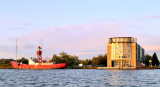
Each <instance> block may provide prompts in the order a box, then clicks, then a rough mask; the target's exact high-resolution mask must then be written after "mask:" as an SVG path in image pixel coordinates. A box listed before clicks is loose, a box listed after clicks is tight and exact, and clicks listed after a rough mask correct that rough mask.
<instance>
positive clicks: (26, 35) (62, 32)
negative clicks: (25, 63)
mask: <svg viewBox="0 0 160 87" xmlns="http://www.w3.org/2000/svg"><path fill="white" fill-rule="evenodd" d="M159 3H160V1H159V0H152V1H151V0H63V1H62V0H1V2H0V58H15V53H16V39H17V40H18V41H17V45H18V58H21V57H25V58H31V57H36V50H37V47H38V46H39V45H41V39H42V47H43V58H45V57H49V58H51V57H52V55H53V54H57V55H58V54H59V53H60V52H62V51H64V52H66V53H68V54H70V55H76V56H79V59H91V58H92V57H93V56H98V55H99V54H105V53H107V39H108V38H110V37H137V42H138V43H139V44H140V45H141V47H143V48H144V49H145V53H146V54H149V55H152V54H153V52H156V53H157V55H158V57H159V59H160V41H159V40H160V26H159V25H160V10H159V9H160V5H159Z"/></svg>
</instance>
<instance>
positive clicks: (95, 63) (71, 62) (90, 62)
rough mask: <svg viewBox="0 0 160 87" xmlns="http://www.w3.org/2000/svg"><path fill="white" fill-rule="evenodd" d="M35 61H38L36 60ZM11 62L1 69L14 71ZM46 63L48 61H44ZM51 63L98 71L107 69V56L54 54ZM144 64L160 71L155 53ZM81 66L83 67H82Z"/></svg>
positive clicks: (3, 63) (3, 62)
mask: <svg viewBox="0 0 160 87" xmlns="http://www.w3.org/2000/svg"><path fill="white" fill-rule="evenodd" d="M33 59H34V60H36V58H33ZM150 60H152V63H151V64H149V61H150ZM11 61H13V59H0V69H13V67H12V65H11ZM17 62H18V63H23V64H28V59H26V58H21V59H19V60H17ZM44 62H46V61H45V60H44ZM49 62H54V63H67V64H68V66H67V67H66V68H65V69H96V67H107V54H104V55H102V54H100V55H98V56H97V57H92V58H89V59H85V60H81V59H78V56H75V55H70V54H67V53H65V52H63V51H62V52H61V53H59V56H58V55H56V54H53V56H52V58H51V59H50V60H49ZM143 62H144V63H145V66H144V67H141V68H148V69H149V68H150V67H149V66H152V67H153V68H154V69H160V66H159V60H158V57H157V54H156V53H154V54H153V56H150V55H148V54H146V55H145V56H144V60H143ZM79 64H81V65H83V66H81V67H80V66H79ZM137 69H138V68H137Z"/></svg>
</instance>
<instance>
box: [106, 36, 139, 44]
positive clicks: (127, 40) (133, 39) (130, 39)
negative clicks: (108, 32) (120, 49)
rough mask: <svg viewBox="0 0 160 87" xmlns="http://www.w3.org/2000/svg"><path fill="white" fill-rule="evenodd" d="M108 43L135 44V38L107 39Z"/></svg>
mask: <svg viewBox="0 0 160 87" xmlns="http://www.w3.org/2000/svg"><path fill="white" fill-rule="evenodd" d="M109 42H110V43H112V42H113V43H116V42H136V38H132V37H122V38H109Z"/></svg>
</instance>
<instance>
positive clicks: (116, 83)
mask: <svg viewBox="0 0 160 87" xmlns="http://www.w3.org/2000/svg"><path fill="white" fill-rule="evenodd" d="M108 86H111V87H112V86H113V87H160V70H158V69H157V70H96V69H95V70H94V69H93V70H92V69H88V70H86V69H53V70H16V69H15V70H14V69H0V87H108Z"/></svg>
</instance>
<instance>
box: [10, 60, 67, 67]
mask: <svg viewBox="0 0 160 87" xmlns="http://www.w3.org/2000/svg"><path fill="white" fill-rule="evenodd" d="M11 64H12V66H13V68H15V69H62V68H65V67H66V66H67V64H66V63H60V64H52V65H40V64H39V65H28V64H18V63H16V62H13V61H11Z"/></svg>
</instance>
